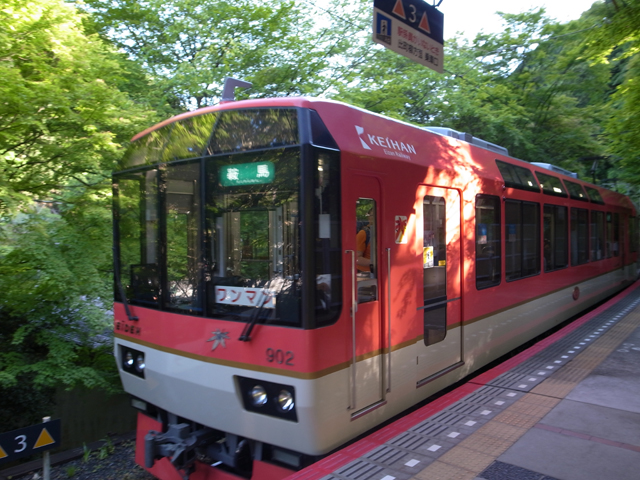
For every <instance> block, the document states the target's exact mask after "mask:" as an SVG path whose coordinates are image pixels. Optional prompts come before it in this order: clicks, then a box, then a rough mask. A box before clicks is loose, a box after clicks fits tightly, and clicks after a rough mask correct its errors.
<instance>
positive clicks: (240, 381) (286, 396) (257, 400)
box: [235, 376, 298, 422]
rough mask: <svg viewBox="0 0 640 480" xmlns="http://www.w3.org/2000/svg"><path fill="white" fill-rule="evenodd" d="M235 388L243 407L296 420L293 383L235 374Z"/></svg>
mask: <svg viewBox="0 0 640 480" xmlns="http://www.w3.org/2000/svg"><path fill="white" fill-rule="evenodd" d="M235 379H236V388H237V389H238V392H239V393H240V395H239V397H240V399H241V401H242V404H243V406H244V409H245V410H246V411H247V412H252V413H259V414H260V415H266V416H269V417H275V418H278V419H281V420H289V421H291V422H297V421H298V413H297V412H296V401H295V400H296V390H295V388H294V387H293V385H283V384H282V383H275V382H268V381H266V380H261V379H260V380H258V379H257V378H248V377H240V376H236V377H235Z"/></svg>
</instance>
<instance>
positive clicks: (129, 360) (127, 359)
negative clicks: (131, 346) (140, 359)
mask: <svg viewBox="0 0 640 480" xmlns="http://www.w3.org/2000/svg"><path fill="white" fill-rule="evenodd" d="M131 367H133V353H131V351H129V350H127V353H125V354H124V368H131Z"/></svg>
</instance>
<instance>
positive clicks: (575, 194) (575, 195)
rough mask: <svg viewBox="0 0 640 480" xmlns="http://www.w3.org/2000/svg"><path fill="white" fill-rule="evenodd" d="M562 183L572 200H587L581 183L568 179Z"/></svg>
mask: <svg viewBox="0 0 640 480" xmlns="http://www.w3.org/2000/svg"><path fill="white" fill-rule="evenodd" d="M564 184H565V186H566V187H567V190H568V191H569V196H570V197H571V198H572V199H573V200H580V201H582V202H588V201H589V198H588V197H587V195H586V194H585V193H584V190H583V189H582V185H580V184H579V183H574V182H570V181H569V180H565V181H564Z"/></svg>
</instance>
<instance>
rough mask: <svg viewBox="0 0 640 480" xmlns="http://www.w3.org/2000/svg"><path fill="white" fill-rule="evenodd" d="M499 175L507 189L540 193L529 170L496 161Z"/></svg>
mask: <svg viewBox="0 0 640 480" xmlns="http://www.w3.org/2000/svg"><path fill="white" fill-rule="evenodd" d="M496 165H497V166H498V170H500V175H502V179H503V180H504V185H505V186H506V187H508V188H517V189H519V190H528V191H530V192H540V187H538V182H536V179H535V178H534V176H533V173H531V170H529V169H528V168H524V167H519V166H517V165H512V164H510V163H507V162H501V161H500V160H496Z"/></svg>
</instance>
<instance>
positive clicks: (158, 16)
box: [86, 0, 370, 109]
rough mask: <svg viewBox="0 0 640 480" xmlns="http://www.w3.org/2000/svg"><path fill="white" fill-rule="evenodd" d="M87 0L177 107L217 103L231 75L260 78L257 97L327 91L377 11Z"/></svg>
mask: <svg viewBox="0 0 640 480" xmlns="http://www.w3.org/2000/svg"><path fill="white" fill-rule="evenodd" d="M86 4H87V7H86V8H87V10H88V11H89V12H91V13H92V19H93V27H94V28H95V29H96V31H99V32H100V33H101V34H103V35H105V36H108V37H109V38H110V39H111V40H112V41H113V42H114V43H115V44H116V45H117V46H118V47H119V48H121V49H122V50H124V51H126V52H127V53H128V54H129V56H130V58H132V59H135V60H136V61H137V62H139V63H140V64H142V65H143V66H144V68H145V69H146V70H147V71H148V72H149V74H150V76H151V77H152V78H153V79H154V82H155V84H156V85H157V86H158V87H159V88H160V89H161V90H162V91H163V92H164V95H165V96H166V98H167V99H168V102H169V103H170V104H171V105H172V106H173V107H174V108H176V109H180V108H182V109H185V108H195V107H202V106H206V105H212V104H215V103H217V101H218V100H219V98H220V95H221V89H222V85H223V80H224V78H225V77H228V76H231V77H237V78H242V79H244V80H247V81H250V82H253V84H254V88H253V89H252V92H251V93H250V95H252V96H258V97H260V96H282V95H300V94H304V95H319V94H322V93H324V92H327V91H328V90H330V89H331V87H332V85H334V84H335V83H336V82H340V81H343V80H344V79H343V77H344V76H346V75H348V74H349V71H350V66H351V65H352V64H353V63H354V62H359V61H362V59H360V58H358V57H359V55H360V54H359V49H358V48H355V52H356V54H355V55H354V39H355V38H356V37H358V36H359V37H361V38H366V37H363V36H362V32H363V31H364V30H363V26H364V25H366V27H365V28H367V29H368V28H370V24H369V21H368V18H367V17H366V16H364V17H363V16H361V15H360V14H361V13H362V12H363V11H364V10H363V8H367V7H368V8H367V12H368V11H369V10H370V5H369V2H366V1H364V0H358V1H356V2H346V1H344V0H333V1H332V2H327V4H326V5H324V8H318V7H314V6H313V5H311V4H309V3H302V2H297V1H294V0H286V1H283V0H262V1H256V0H237V1H234V2H219V1H216V0H201V1H198V2H194V1H193V0H150V1H148V2H144V3H143V4H141V3H140V2H138V1H136V0H118V1H116V2H112V1H108V0H86ZM325 8H326V9H330V10H333V11H334V12H340V13H341V17H340V18H342V19H345V18H349V20H347V21H343V20H340V19H339V18H336V17H331V16H328V15H327V14H326V11H325ZM354 12H355V13H356V15H355V16H352V15H351V14H350V13H354ZM318 13H320V14H324V17H323V22H322V24H317V23H316V20H317V18H318V17H317V16H315V14H318ZM354 18H355V20H354ZM248 94H249V93H246V92H244V93H240V96H243V95H244V96H246V95H248Z"/></svg>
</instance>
